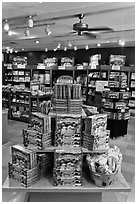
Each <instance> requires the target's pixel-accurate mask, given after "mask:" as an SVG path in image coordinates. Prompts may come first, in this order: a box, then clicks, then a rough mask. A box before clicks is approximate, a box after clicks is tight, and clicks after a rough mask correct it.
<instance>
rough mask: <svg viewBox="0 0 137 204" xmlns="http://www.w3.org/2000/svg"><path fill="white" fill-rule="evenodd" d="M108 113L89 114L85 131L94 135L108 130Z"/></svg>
mask: <svg viewBox="0 0 137 204" xmlns="http://www.w3.org/2000/svg"><path fill="white" fill-rule="evenodd" d="M106 127H107V114H97V115H92V116H88V117H87V118H86V120H85V133H86V134H88V135H94V133H96V132H102V131H106Z"/></svg>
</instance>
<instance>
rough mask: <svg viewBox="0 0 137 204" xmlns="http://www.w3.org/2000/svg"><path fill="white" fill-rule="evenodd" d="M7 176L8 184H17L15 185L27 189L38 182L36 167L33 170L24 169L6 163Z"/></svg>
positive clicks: (17, 165)
mask: <svg viewBox="0 0 137 204" xmlns="http://www.w3.org/2000/svg"><path fill="white" fill-rule="evenodd" d="M8 170H9V172H8V174H9V179H10V182H12V181H14V182H17V185H19V186H24V187H26V188H27V187H29V186H31V185H32V184H33V183H34V182H36V181H37V180H38V165H36V166H35V167H34V168H31V169H26V168H24V167H23V166H20V165H19V164H14V163H8Z"/></svg>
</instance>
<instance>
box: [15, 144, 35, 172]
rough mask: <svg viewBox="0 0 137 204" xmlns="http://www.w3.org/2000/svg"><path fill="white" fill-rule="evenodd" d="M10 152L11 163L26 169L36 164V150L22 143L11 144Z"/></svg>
mask: <svg viewBox="0 0 137 204" xmlns="http://www.w3.org/2000/svg"><path fill="white" fill-rule="evenodd" d="M11 154H12V163H13V164H18V165H20V166H22V167H24V168H26V169H31V168H33V167H35V166H36V165H37V155H36V152H35V151H33V150H31V149H28V148H26V147H24V146H23V145H14V146H12V147H11Z"/></svg>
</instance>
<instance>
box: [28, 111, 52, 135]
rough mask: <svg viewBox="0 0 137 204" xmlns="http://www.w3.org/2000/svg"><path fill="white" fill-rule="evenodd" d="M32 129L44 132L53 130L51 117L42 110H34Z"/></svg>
mask: <svg viewBox="0 0 137 204" xmlns="http://www.w3.org/2000/svg"><path fill="white" fill-rule="evenodd" d="M31 129H33V130H36V131H39V132H40V133H42V134H46V133H49V132H51V117H50V116H49V115H44V114H42V113H40V112H33V113H32V114H31Z"/></svg>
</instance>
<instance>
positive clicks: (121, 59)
mask: <svg viewBox="0 0 137 204" xmlns="http://www.w3.org/2000/svg"><path fill="white" fill-rule="evenodd" d="M125 61H126V56H124V55H110V57H109V63H110V65H119V66H123V65H125Z"/></svg>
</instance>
